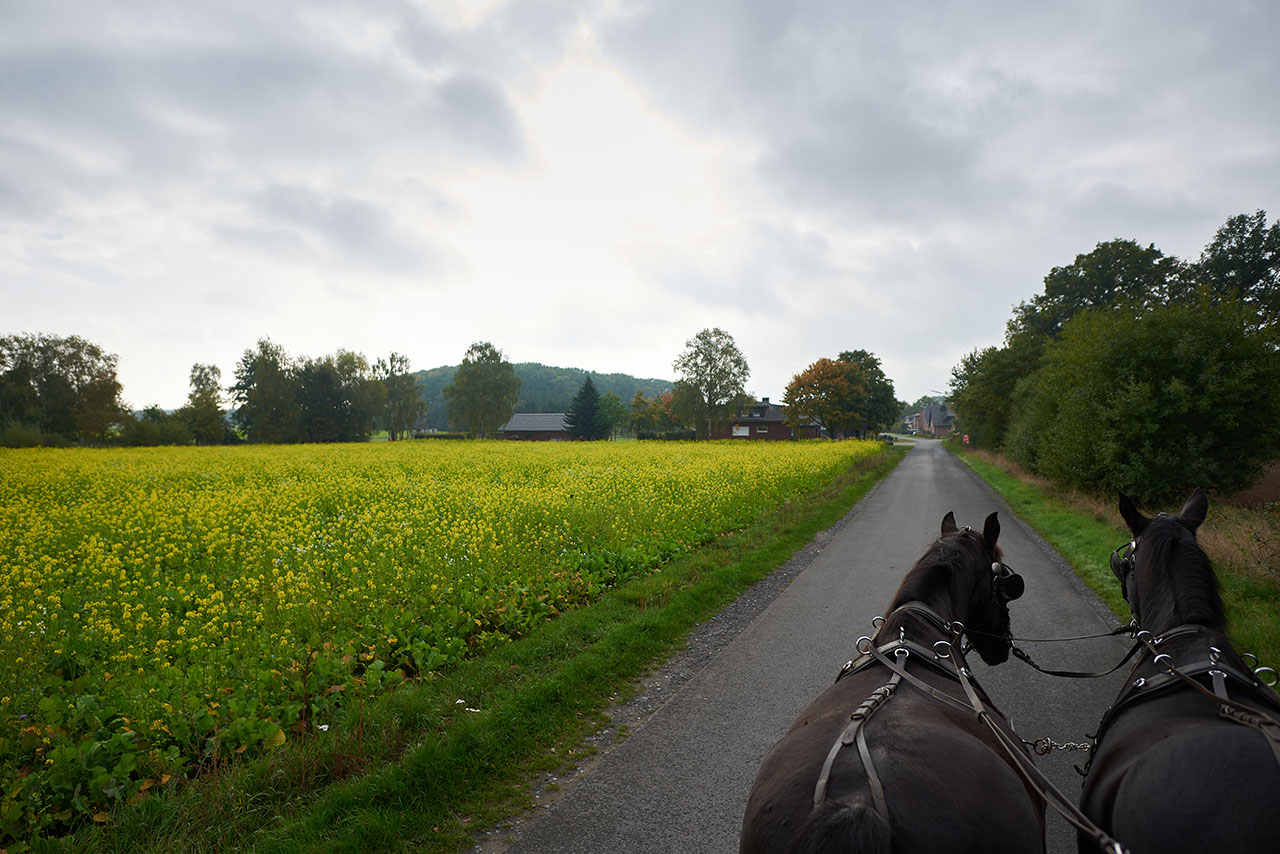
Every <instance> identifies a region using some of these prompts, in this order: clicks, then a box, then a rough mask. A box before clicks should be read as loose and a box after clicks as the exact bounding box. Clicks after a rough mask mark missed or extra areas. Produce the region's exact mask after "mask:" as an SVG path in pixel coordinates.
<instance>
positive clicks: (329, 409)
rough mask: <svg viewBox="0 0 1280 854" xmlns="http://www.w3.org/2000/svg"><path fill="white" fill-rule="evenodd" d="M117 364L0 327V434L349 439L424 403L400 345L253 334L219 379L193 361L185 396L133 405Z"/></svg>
mask: <svg viewBox="0 0 1280 854" xmlns="http://www.w3.org/2000/svg"><path fill="white" fill-rule="evenodd" d="M116 364H117V358H116V356H115V355H113V354H109V353H105V352H104V351H103V350H102V349H101V348H100V347H99V346H97V345H96V344H92V343H90V342H88V341H86V340H84V339H83V338H79V337H76V336H71V337H66V338H63V337H58V336H52V335H32V334H23V335H10V336H6V337H3V338H0V445H7V446H10V447H27V446H35V445H49V446H65V445H73V444H93V445H107V444H118V445H186V444H198V445H214V444H226V443H234V442H280V443H289V442H358V441H365V440H367V439H368V438H369V437H370V436H371V435H372V433H373V432H374V431H375V430H385V431H387V433H388V434H389V436H390V438H391V439H398V438H403V437H406V436H407V435H408V433H409V431H410V430H411V429H412V428H413V425H414V422H415V421H416V420H417V419H418V418H419V416H420V415H421V414H422V411H423V409H424V406H425V404H424V403H423V401H422V397H421V395H420V394H418V389H417V384H416V382H415V381H414V377H413V375H412V374H411V373H410V372H409V361H408V359H407V358H405V357H404V356H402V355H399V354H397V353H392V354H391V355H390V356H389V357H388V358H386V359H378V360H377V361H375V362H373V363H370V362H369V361H368V360H367V359H366V358H365V357H364V356H363V355H362V354H360V353H354V352H351V351H348V350H339V351H337V352H336V353H334V354H332V355H329V356H324V357H320V358H293V357H291V356H289V354H288V353H286V352H285V350H284V348H282V347H280V346H279V345H277V344H274V343H272V342H271V341H270V340H269V339H262V340H260V341H259V342H258V344H257V346H256V347H254V348H250V349H247V350H245V351H244V355H243V356H242V357H241V359H240V361H239V363H238V364H237V366H236V369H235V378H234V379H235V381H234V383H233V384H232V385H231V386H229V387H228V388H225V389H224V388H223V387H222V372H221V370H220V369H219V368H218V367H217V366H216V365H205V364H195V365H193V366H192V368H191V373H190V392H189V394H188V396H187V401H186V403H185V404H184V405H183V406H182V407H180V408H178V409H177V410H175V411H173V412H166V411H165V410H163V409H161V408H160V407H158V406H149V407H147V408H145V409H143V410H142V411H141V412H140V413H139V414H137V415H134V414H133V413H131V412H130V411H129V410H128V408H127V407H126V405H125V404H124V402H123V400H122V398H121V392H122V389H121V386H120V382H119V380H118V379H117V377H116ZM224 400H226V401H229V402H230V403H231V404H232V405H233V407H232V408H231V409H229V410H228V408H226V407H224V405H223V402H224Z"/></svg>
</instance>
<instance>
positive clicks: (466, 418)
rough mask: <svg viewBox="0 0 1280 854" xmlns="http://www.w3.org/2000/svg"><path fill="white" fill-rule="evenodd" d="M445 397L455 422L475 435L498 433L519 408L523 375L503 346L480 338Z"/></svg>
mask: <svg viewBox="0 0 1280 854" xmlns="http://www.w3.org/2000/svg"><path fill="white" fill-rule="evenodd" d="M444 397H445V400H446V401H448V407H449V420H450V421H451V422H452V423H454V424H456V425H458V426H461V427H463V428H465V429H466V430H467V432H469V433H470V434H471V435H472V436H478V437H481V438H487V437H491V436H496V435H497V433H498V428H500V427H501V426H502V425H503V424H505V423H507V421H509V420H510V419H511V415H512V413H513V412H515V406H516V401H517V400H518V399H519V397H520V378H519V377H518V376H516V372H515V369H514V368H513V367H512V365H511V363H510V362H508V361H507V360H506V359H505V358H503V355H502V351H501V350H499V349H498V348H497V347H494V346H493V345H492V344H490V343H489V342H488V341H477V342H476V343H474V344H472V345H471V346H470V347H469V348H468V349H467V353H466V355H465V356H464V357H463V359H462V364H461V365H459V366H458V370H457V372H456V373H455V374H454V375H453V382H452V383H451V384H449V385H448V386H446V387H445V389H444Z"/></svg>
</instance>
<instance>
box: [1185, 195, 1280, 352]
mask: <svg viewBox="0 0 1280 854" xmlns="http://www.w3.org/2000/svg"><path fill="white" fill-rule="evenodd" d="M1194 272H1195V275H1196V278H1197V280H1198V281H1199V282H1201V283H1202V284H1204V285H1207V286H1208V287H1209V288H1210V289H1211V290H1212V292H1213V293H1214V294H1215V295H1221V296H1235V297H1237V298H1239V299H1240V300H1242V301H1243V302H1244V304H1245V305H1247V306H1248V307H1249V308H1251V309H1252V310H1253V311H1254V312H1255V313H1256V315H1257V324H1258V327H1259V328H1261V329H1267V330H1270V332H1271V334H1272V335H1275V334H1276V332H1277V331H1278V330H1280V220H1278V221H1276V222H1274V223H1272V224H1271V225H1270V226H1268V225H1267V212H1266V211H1263V210H1260V211H1257V212H1256V213H1254V214H1240V215H1238V216H1233V217H1231V218H1230V219H1229V220H1227V222H1226V224H1225V225H1223V226H1222V228H1220V229H1218V232H1217V234H1215V235H1214V237H1213V240H1212V241H1211V242H1210V243H1209V245H1208V246H1206V247H1205V248H1204V252H1203V253H1202V254H1201V255H1200V259H1199V260H1198V261H1197V262H1196V264H1195V270H1194Z"/></svg>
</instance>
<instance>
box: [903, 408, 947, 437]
mask: <svg viewBox="0 0 1280 854" xmlns="http://www.w3.org/2000/svg"><path fill="white" fill-rule="evenodd" d="M955 421H956V417H955V415H953V414H952V412H951V410H950V409H949V408H947V405H946V404H945V403H930V404H928V405H926V406H925V407H924V409H921V410H920V411H919V412H917V413H916V414H914V415H912V416H911V417H910V418H908V419H907V428H908V429H910V430H922V431H924V432H926V433H932V434H933V435H935V436H950V435H951V431H952V429H953V428H954V427H955Z"/></svg>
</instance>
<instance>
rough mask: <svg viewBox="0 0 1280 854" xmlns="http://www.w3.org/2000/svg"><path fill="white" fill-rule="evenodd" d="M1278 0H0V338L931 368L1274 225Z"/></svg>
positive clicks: (445, 355) (160, 390)
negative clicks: (1041, 311)
mask: <svg viewBox="0 0 1280 854" xmlns="http://www.w3.org/2000/svg"><path fill="white" fill-rule="evenodd" d="M1278 37H1280V3H1274V2H1270V0H1258V2H1234V1H1233V0H1219V2H1214V3H1204V2H1199V0H1182V2H1179V1H1178V0H1158V2H1157V0H1151V1H1150V2H1132V3H1127V2H1122V0H1096V2H1070V3H1053V4H1041V3H1027V2H1025V0H1018V2H1003V3H995V2H988V3H963V4H962V3H949V2H948V3H944V2H907V3H886V2H874V3H871V2H854V0H830V2H799V0H778V1H777V2H760V1H759V0H756V1H755V2H747V0H697V2H691V1H690V0H652V1H651V2H622V1H621V0H619V2H606V0H508V2H502V0H400V2H381V0H379V2H356V0H350V2H319V0H306V2H284V0H268V2H264V0H253V2H243V3H241V2H228V0H218V1H217V2H214V0H201V2H184V1H183V0H174V2H149V0H121V2H107V0H81V2H59V0H32V2H20V0H0V334H13V333H19V332H32V333H35V332H40V333H45V334H51V335H79V336H82V337H84V338H87V339H89V340H90V341H93V342H94V343H97V344H99V345H100V346H102V347H103V348H104V349H105V350H107V351H108V352H111V353H115V354H117V355H118V356H119V371H118V375H119V378H120V381H121V382H122V383H123V385H124V397H125V399H126V401H127V402H128V403H129V404H131V405H132V406H134V407H142V406H145V405H149V404H159V405H161V406H164V407H166V408H172V407H176V406H179V405H181V404H182V402H183V401H184V400H185V398H186V395H187V391H188V374H189V372H190V369H191V366H192V364H193V363H196V362H201V363H213V364H216V365H217V366H218V367H220V368H221V370H222V374H223V379H224V382H225V383H226V384H230V383H231V382H232V381H233V372H234V369H235V365H236V362H237V361H238V359H239V357H240V356H241V354H242V353H243V352H244V351H245V350H246V349H248V348H251V347H253V346H254V345H255V343H256V342H257V340H258V339H259V338H263V337H269V338H270V339H271V340H272V341H274V342H275V343H277V344H279V345H281V346H283V347H284V348H285V349H286V350H287V351H288V352H289V353H290V354H291V355H294V356H312V357H315V356H323V355H325V354H328V353H332V352H334V351H336V350H338V349H346V350H355V351H358V352H361V353H364V354H365V355H366V356H368V357H369V358H370V360H373V359H374V358H376V357H378V356H385V355H386V354H387V353H389V352H390V351H393V350H394V351H397V352H400V353H403V354H405V355H407V356H408V357H409V359H410V362H411V366H412V368H413V369H415V370H416V369H422V368H430V367H435V366H439V365H446V364H457V363H458V362H459V361H460V360H461V358H462V355H463V353H464V352H465V351H466V349H467V347H468V345H470V344H471V343H472V342H474V341H478V340H485V341H491V342H492V343H493V344H495V345H496V346H497V347H499V348H500V349H501V350H502V351H503V352H504V353H505V354H506V356H507V358H509V359H510V360H511V361H513V362H524V361H531V362H542V363H544V364H548V365H559V366H565V367H580V368H586V369H590V370H593V371H598V372H625V373H630V374H635V375H637V376H642V377H661V378H670V377H672V376H673V374H674V372H673V370H672V367H671V363H672V361H673V359H674V358H675V357H676V356H677V355H678V354H679V352H680V351H681V350H682V348H683V346H684V343H685V341H686V340H688V339H689V338H691V337H692V336H693V335H694V334H696V333H697V332H698V331H699V330H700V329H703V328H705V327H710V326H718V327H721V328H723V329H725V330H726V331H728V332H729V333H730V334H731V335H733V336H734V338H735V339H736V340H737V343H738V346H739V347H740V348H741V350H742V351H743V353H744V355H745V356H746V358H747V361H748V363H749V364H750V366H751V374H752V375H751V380H750V382H749V383H748V390H749V391H753V392H754V393H756V394H757V395H759V396H772V397H773V398H774V399H775V400H777V399H779V398H781V397H782V396H783V390H784V389H785V387H786V384H787V382H788V381H789V380H790V378H791V377H792V375H793V374H795V373H796V372H798V371H800V370H802V369H803V368H804V367H805V366H807V365H808V364H809V363H811V362H812V361H814V360H815V359H818V358H820V357H823V356H828V357H835V356H836V355H837V354H838V353H839V352H840V351H842V350H850V349H859V348H861V349H865V350H870V351H871V352H873V353H875V354H876V355H878V356H879V357H880V358H881V359H882V361H883V364H884V368H885V371H886V373H887V374H888V376H889V377H890V379H892V380H893V381H894V384H895V387H896V390H897V394H898V397H899V398H902V399H905V400H909V401H910V400H915V399H916V398H918V397H920V396H922V395H925V394H929V393H930V392H932V391H934V390H945V389H946V387H947V381H948V379H949V376H950V371H951V368H952V366H954V365H955V364H956V363H957V362H958V361H959V359H960V358H961V356H963V355H964V354H965V353H967V352H969V351H970V350H973V349H974V348H977V347H984V346H988V345H992V344H999V343H1000V342H1001V341H1002V338H1003V335H1004V327H1005V322H1006V321H1007V320H1008V319H1009V316H1010V313H1011V309H1012V308H1013V306H1015V305H1016V304H1017V303H1018V302H1020V301H1022V300H1024V299H1028V298H1030V297H1031V296H1033V295H1035V294H1036V293H1038V292H1039V291H1040V290H1041V288H1042V280H1043V277H1044V275H1045V274H1046V273H1047V272H1048V271H1049V270H1050V269H1051V268H1052V267H1054V266H1059V265H1064V264H1068V263H1070V262H1071V261H1072V260H1073V259H1074V258H1075V256H1076V255H1077V254H1079V253H1084V252H1088V251H1090V250H1091V249H1093V247H1094V246H1095V245H1096V244H1097V243H1099V242H1102V241H1106V240H1111V239H1114V238H1118V237H1119V238H1129V239H1133V240H1136V241H1138V242H1140V243H1142V244H1143V245H1146V244H1149V243H1154V244H1155V245H1156V246H1157V247H1158V248H1159V249H1161V250H1162V251H1164V252H1165V253H1166V254H1172V255H1177V256H1178V257H1181V258H1184V259H1186V260H1194V259H1195V258H1196V257H1198V256H1199V254H1200V252H1201V250H1202V249H1203V248H1204V246H1205V244H1207V243H1208V242H1209V241H1210V240H1211V239H1212V237H1213V234H1214V231H1215V230H1216V229H1217V228H1218V227H1219V226H1221V225H1222V224H1223V223H1224V222H1225V221H1226V220H1227V218H1228V217H1231V216H1233V215H1236V214H1240V213H1252V212H1253V211H1255V210H1258V209H1259V208H1263V209H1267V210H1268V212H1269V213H1270V214H1271V217H1270V218H1271V219H1274V218H1275V215H1276V214H1280V82H1278V81H1280V50H1277V48H1276V44H1277V38H1278Z"/></svg>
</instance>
